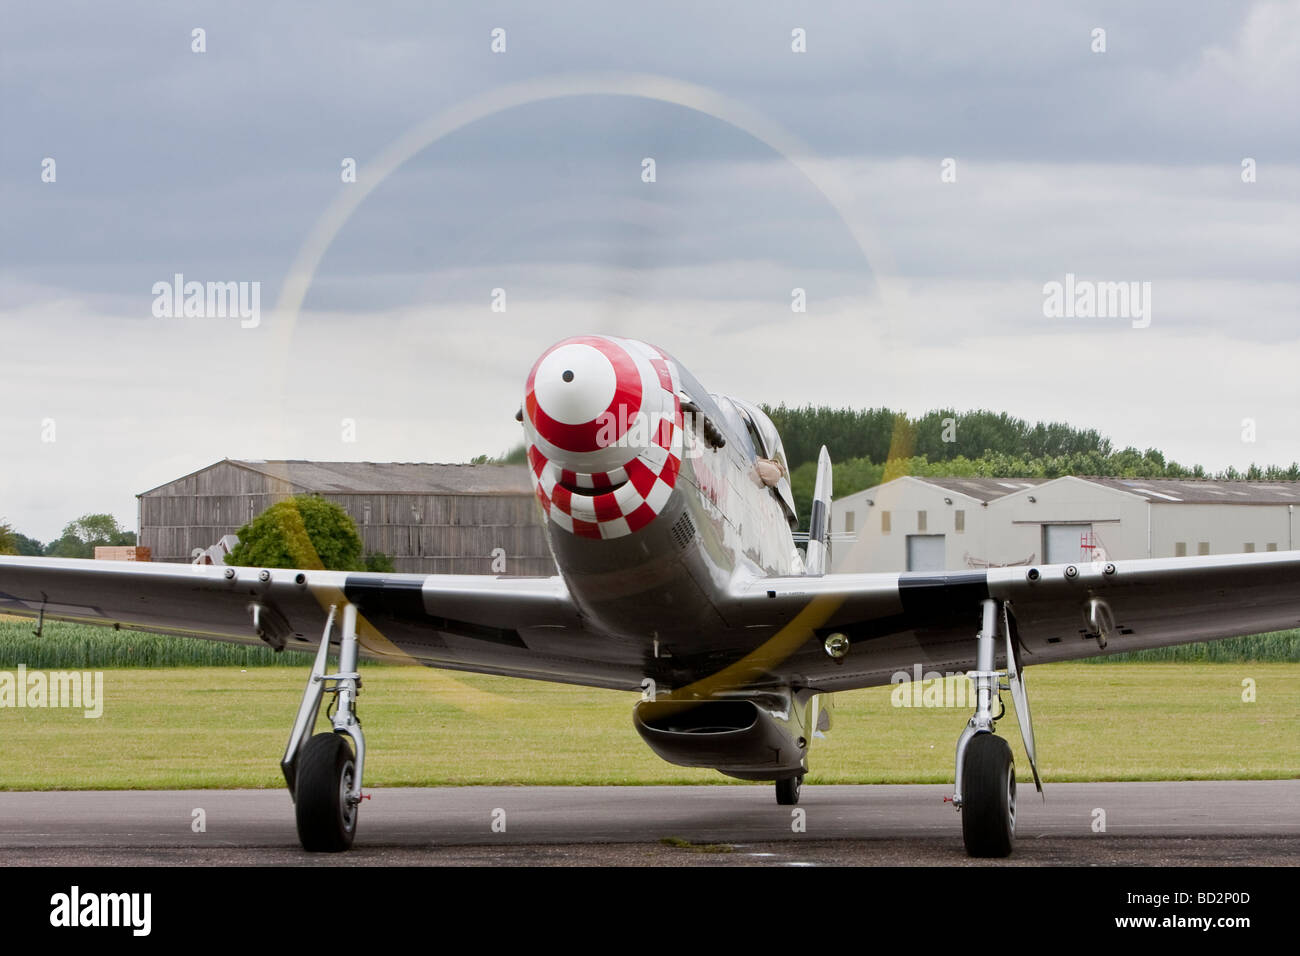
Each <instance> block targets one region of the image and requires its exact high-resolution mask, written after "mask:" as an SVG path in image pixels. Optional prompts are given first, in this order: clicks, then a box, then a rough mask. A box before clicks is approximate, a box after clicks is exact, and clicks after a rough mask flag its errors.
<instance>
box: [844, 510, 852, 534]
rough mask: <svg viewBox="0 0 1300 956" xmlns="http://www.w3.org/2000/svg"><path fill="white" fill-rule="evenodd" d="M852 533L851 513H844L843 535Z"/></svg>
mask: <svg viewBox="0 0 1300 956" xmlns="http://www.w3.org/2000/svg"><path fill="white" fill-rule="evenodd" d="M852 531H853V512H852V511H846V512H844V533H845V534H849V533H851V532H852Z"/></svg>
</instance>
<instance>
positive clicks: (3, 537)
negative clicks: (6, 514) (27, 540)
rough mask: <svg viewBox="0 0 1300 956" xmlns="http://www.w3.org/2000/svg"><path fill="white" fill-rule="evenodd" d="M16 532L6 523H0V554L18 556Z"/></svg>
mask: <svg viewBox="0 0 1300 956" xmlns="http://www.w3.org/2000/svg"><path fill="white" fill-rule="evenodd" d="M18 553H19V551H18V532H16V531H14V529H13V528H11V527H10V526H9V523H8V522H6V521H0V554H18Z"/></svg>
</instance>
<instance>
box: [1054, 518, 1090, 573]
mask: <svg viewBox="0 0 1300 956" xmlns="http://www.w3.org/2000/svg"><path fill="white" fill-rule="evenodd" d="M1091 540H1092V525H1090V524H1045V525H1043V560H1044V561H1046V562H1047V563H1048V564H1078V563H1079V562H1080V561H1091V560H1092V551H1091V550H1089V549H1088V548H1086V547H1085V545H1086V544H1087V543H1088V542H1090V541H1091Z"/></svg>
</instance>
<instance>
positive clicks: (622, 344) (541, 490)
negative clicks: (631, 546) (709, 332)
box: [525, 336, 683, 539]
mask: <svg viewBox="0 0 1300 956" xmlns="http://www.w3.org/2000/svg"><path fill="white" fill-rule="evenodd" d="M574 344H579V345H588V346H591V347H592V348H595V349H598V350H599V351H600V353H601V354H602V355H604V356H605V357H606V358H608V359H609V360H610V364H611V365H612V366H613V368H614V370H615V374H616V376H617V385H616V387H615V392H614V400H613V401H612V402H611V403H610V407H609V409H607V410H606V411H607V413H608V414H613V415H614V416H615V420H616V421H617V423H618V428H619V429H620V431H619V437H621V435H622V434H623V433H624V432H626V430H627V427H628V422H629V421H630V420H632V419H633V418H635V415H636V413H637V412H642V411H644V412H645V413H646V414H647V415H648V416H649V417H650V422H649V424H650V427H649V429H648V431H647V434H646V435H645V437H646V438H648V439H649V440H648V443H647V444H646V447H644V448H643V449H642V450H641V451H640V452H639V453H638V454H637V455H636V456H635V457H634V458H632V459H631V460H630V461H628V462H627V463H626V464H625V465H623V466H622V467H619V468H614V469H610V470H608V471H602V472H594V473H584V472H579V471H576V470H574V469H572V468H561V467H560V466H559V465H558V464H557V463H556V462H554V461H551V460H549V459H548V458H547V456H546V454H545V453H544V452H543V451H542V450H541V449H540V448H538V446H537V445H536V444H530V445H529V448H528V461H529V465H530V470H531V472H532V475H533V483H534V486H535V488H536V490H537V498H538V500H539V501H540V502H541V504H542V508H543V510H545V511H546V514H547V516H548V518H549V519H550V520H551V521H553V522H554V523H555V524H557V525H559V527H561V528H562V529H564V530H565V531H567V532H569V533H571V534H573V535H575V536H577V537H582V538H592V539H609V538H619V537H623V536H624V535H628V534H632V533H633V532H636V531H639V530H641V529H642V528H644V527H645V526H646V525H648V524H649V523H650V522H651V521H653V520H654V519H655V517H656V516H658V514H659V513H660V512H661V511H662V510H663V509H664V507H665V506H666V505H667V503H668V499H669V498H670V497H671V496H672V491H673V488H674V486H675V485H676V483H677V472H678V469H679V468H680V467H681V459H682V428H683V421H682V410H681V402H680V401H679V399H678V397H677V390H678V383H677V380H676V377H675V374H674V370H673V368H672V366H671V365H670V364H669V363H668V361H667V359H666V357H665V356H664V355H663V353H662V352H660V351H659V350H658V349H655V348H653V347H652V346H648V345H644V344H643V343H640V342H633V341H630V340H610V339H603V338H599V337H596V336H590V337H585V338H580V339H568V340H566V341H565V342H562V343H560V345H557V346H555V347H554V348H553V349H551V350H550V351H548V352H547V353H545V354H544V355H543V356H542V358H541V359H539V360H538V362H537V365H535V366H534V368H533V374H530V375H529V377H528V386H527V396H526V399H525V408H526V411H527V414H528V419H529V423H530V424H532V426H533V428H534V429H535V431H536V432H537V435H538V436H539V437H540V438H542V439H543V440H544V441H545V442H546V443H548V444H550V445H552V446H555V447H556V448H559V449H562V450H569V451H573V452H578V453H581V452H588V451H593V450H596V449H597V448H598V447H600V446H599V445H597V444H595V443H594V441H590V440H588V439H594V438H595V435H596V430H591V431H589V432H588V431H585V430H584V429H586V427H587V425H580V426H574V425H564V424H563V423H559V422H556V421H555V420H554V419H553V418H551V417H550V416H547V415H546V414H545V412H544V411H543V410H542V408H541V407H540V402H538V400H537V398H536V395H535V392H536V388H535V384H536V383H535V375H536V372H537V369H538V368H539V367H541V366H542V364H543V361H544V360H545V359H546V357H547V356H548V355H550V354H551V352H554V351H555V350H556V349H560V348H563V347H565V346H569V345H574ZM638 359H639V360H640V361H639V362H638ZM639 364H644V366H645V379H646V381H647V382H648V383H653V384H652V385H649V386H648V387H651V388H652V390H653V393H654V394H648V395H646V396H645V398H646V401H644V402H643V401H642V392H643V389H642V379H643V376H642V371H641V369H640V368H638V365H639ZM625 401H626V402H627V403H628V404H626V405H624V406H623V407H624V408H629V409H633V410H634V411H632V412H628V413H625V414H619V409H618V408H617V406H618V405H619V404H620V403H622V402H625ZM587 424H591V423H587ZM599 427H604V428H606V429H607V434H608V428H609V425H608V422H607V421H602V422H600V425H599ZM575 435H576V436H577V440H575ZM575 444H577V445H581V446H582V447H574V445H575ZM604 488H609V489H611V490H609V491H605V492H601V493H592V494H583V493H581V491H583V490H586V489H590V490H591V491H592V492H600V489H604ZM575 489H579V493H576V494H575V493H574V490H575Z"/></svg>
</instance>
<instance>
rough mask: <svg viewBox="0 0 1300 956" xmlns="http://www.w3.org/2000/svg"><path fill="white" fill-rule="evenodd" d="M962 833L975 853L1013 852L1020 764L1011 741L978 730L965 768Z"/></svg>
mask: <svg viewBox="0 0 1300 956" xmlns="http://www.w3.org/2000/svg"><path fill="white" fill-rule="evenodd" d="M961 789H962V794H961V835H962V839H963V840H964V841H965V842H966V852H967V853H968V854H970V855H971V856H980V857H1003V856H1010V855H1011V848H1012V845H1013V844H1014V843H1015V838H1016V764H1015V760H1014V759H1013V758H1012V756H1011V747H1010V745H1009V744H1008V743H1007V742H1006V741H1005V740H1003V739H1002V738H1001V737H997V736H994V735H993V734H976V735H975V736H974V737H972V738H971V740H970V743H969V744H967V745H966V760H965V763H964V765H963V768H962V785H961Z"/></svg>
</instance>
